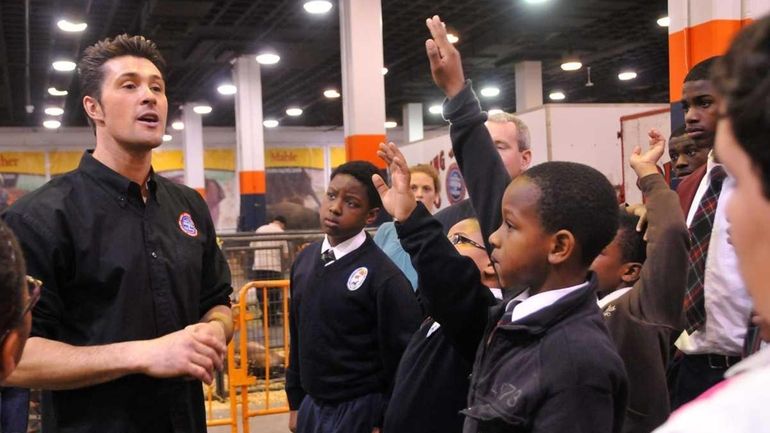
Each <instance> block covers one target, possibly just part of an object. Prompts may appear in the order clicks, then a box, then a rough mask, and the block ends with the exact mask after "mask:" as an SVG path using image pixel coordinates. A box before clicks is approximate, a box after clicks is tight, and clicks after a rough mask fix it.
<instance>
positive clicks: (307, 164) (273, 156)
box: [265, 146, 345, 170]
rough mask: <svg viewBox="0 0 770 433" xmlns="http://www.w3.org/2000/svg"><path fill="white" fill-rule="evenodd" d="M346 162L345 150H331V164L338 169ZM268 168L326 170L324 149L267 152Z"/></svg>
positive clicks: (289, 148)
mask: <svg viewBox="0 0 770 433" xmlns="http://www.w3.org/2000/svg"><path fill="white" fill-rule="evenodd" d="M344 162H345V148H344V147H342V146H339V147H332V148H331V164H332V167H336V166H338V165H340V164H342V163H344ZM265 167H266V168H279V167H280V168H285V167H301V168H315V169H318V170H323V168H324V149H323V148H322V147H276V148H272V149H266V150H265Z"/></svg>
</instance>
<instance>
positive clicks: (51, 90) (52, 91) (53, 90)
mask: <svg viewBox="0 0 770 433" xmlns="http://www.w3.org/2000/svg"><path fill="white" fill-rule="evenodd" d="M68 93H69V92H67V91H66V90H59V89H57V88H56V87H49V88H48V94H49V95H51V96H67V94H68Z"/></svg>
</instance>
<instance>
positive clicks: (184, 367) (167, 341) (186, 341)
mask: <svg viewBox="0 0 770 433" xmlns="http://www.w3.org/2000/svg"><path fill="white" fill-rule="evenodd" d="M214 326H220V325H217V324H209V323H198V324H195V325H190V326H188V327H186V328H185V329H182V330H180V331H176V332H173V333H171V334H168V335H164V336H163V337H160V338H156V339H153V340H146V341H141V342H137V343H138V344H140V346H138V348H139V351H138V353H137V356H138V358H139V359H138V362H139V364H140V366H141V367H140V371H141V372H142V373H143V374H146V375H148V376H152V377H158V378H171V377H184V376H189V377H193V378H196V379H199V380H201V381H203V382H204V383H206V384H207V385H211V382H212V380H213V373H214V369H215V368H216V369H218V370H221V369H222V368H223V367H224V363H223V361H222V359H223V358H222V354H223V353H225V352H226V350H227V347H226V346H225V344H224V338H222V337H221V334H222V331H221V330H220V331H216V330H215V328H213V327H214ZM220 329H221V327H220ZM217 333H219V335H217Z"/></svg>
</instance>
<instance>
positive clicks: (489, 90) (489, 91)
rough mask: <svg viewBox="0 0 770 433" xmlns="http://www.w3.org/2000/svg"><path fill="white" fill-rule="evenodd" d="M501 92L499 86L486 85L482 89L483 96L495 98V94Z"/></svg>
mask: <svg viewBox="0 0 770 433" xmlns="http://www.w3.org/2000/svg"><path fill="white" fill-rule="evenodd" d="M499 94H500V89H499V88H498V87H492V86H490V87H484V88H483V89H481V96H484V97H487V98H494V97H495V96H497V95H499Z"/></svg>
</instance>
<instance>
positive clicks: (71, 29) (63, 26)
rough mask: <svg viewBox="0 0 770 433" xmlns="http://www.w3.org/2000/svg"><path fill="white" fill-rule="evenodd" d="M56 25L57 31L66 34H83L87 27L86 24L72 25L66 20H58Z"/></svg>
mask: <svg viewBox="0 0 770 433" xmlns="http://www.w3.org/2000/svg"><path fill="white" fill-rule="evenodd" d="M56 25H57V26H58V27H59V29H60V30H61V31H63V32H67V33H78V32H83V31H85V30H86V28H87V27H88V24H86V23H73V22H71V21H68V20H59V21H58V22H57V23H56Z"/></svg>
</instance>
